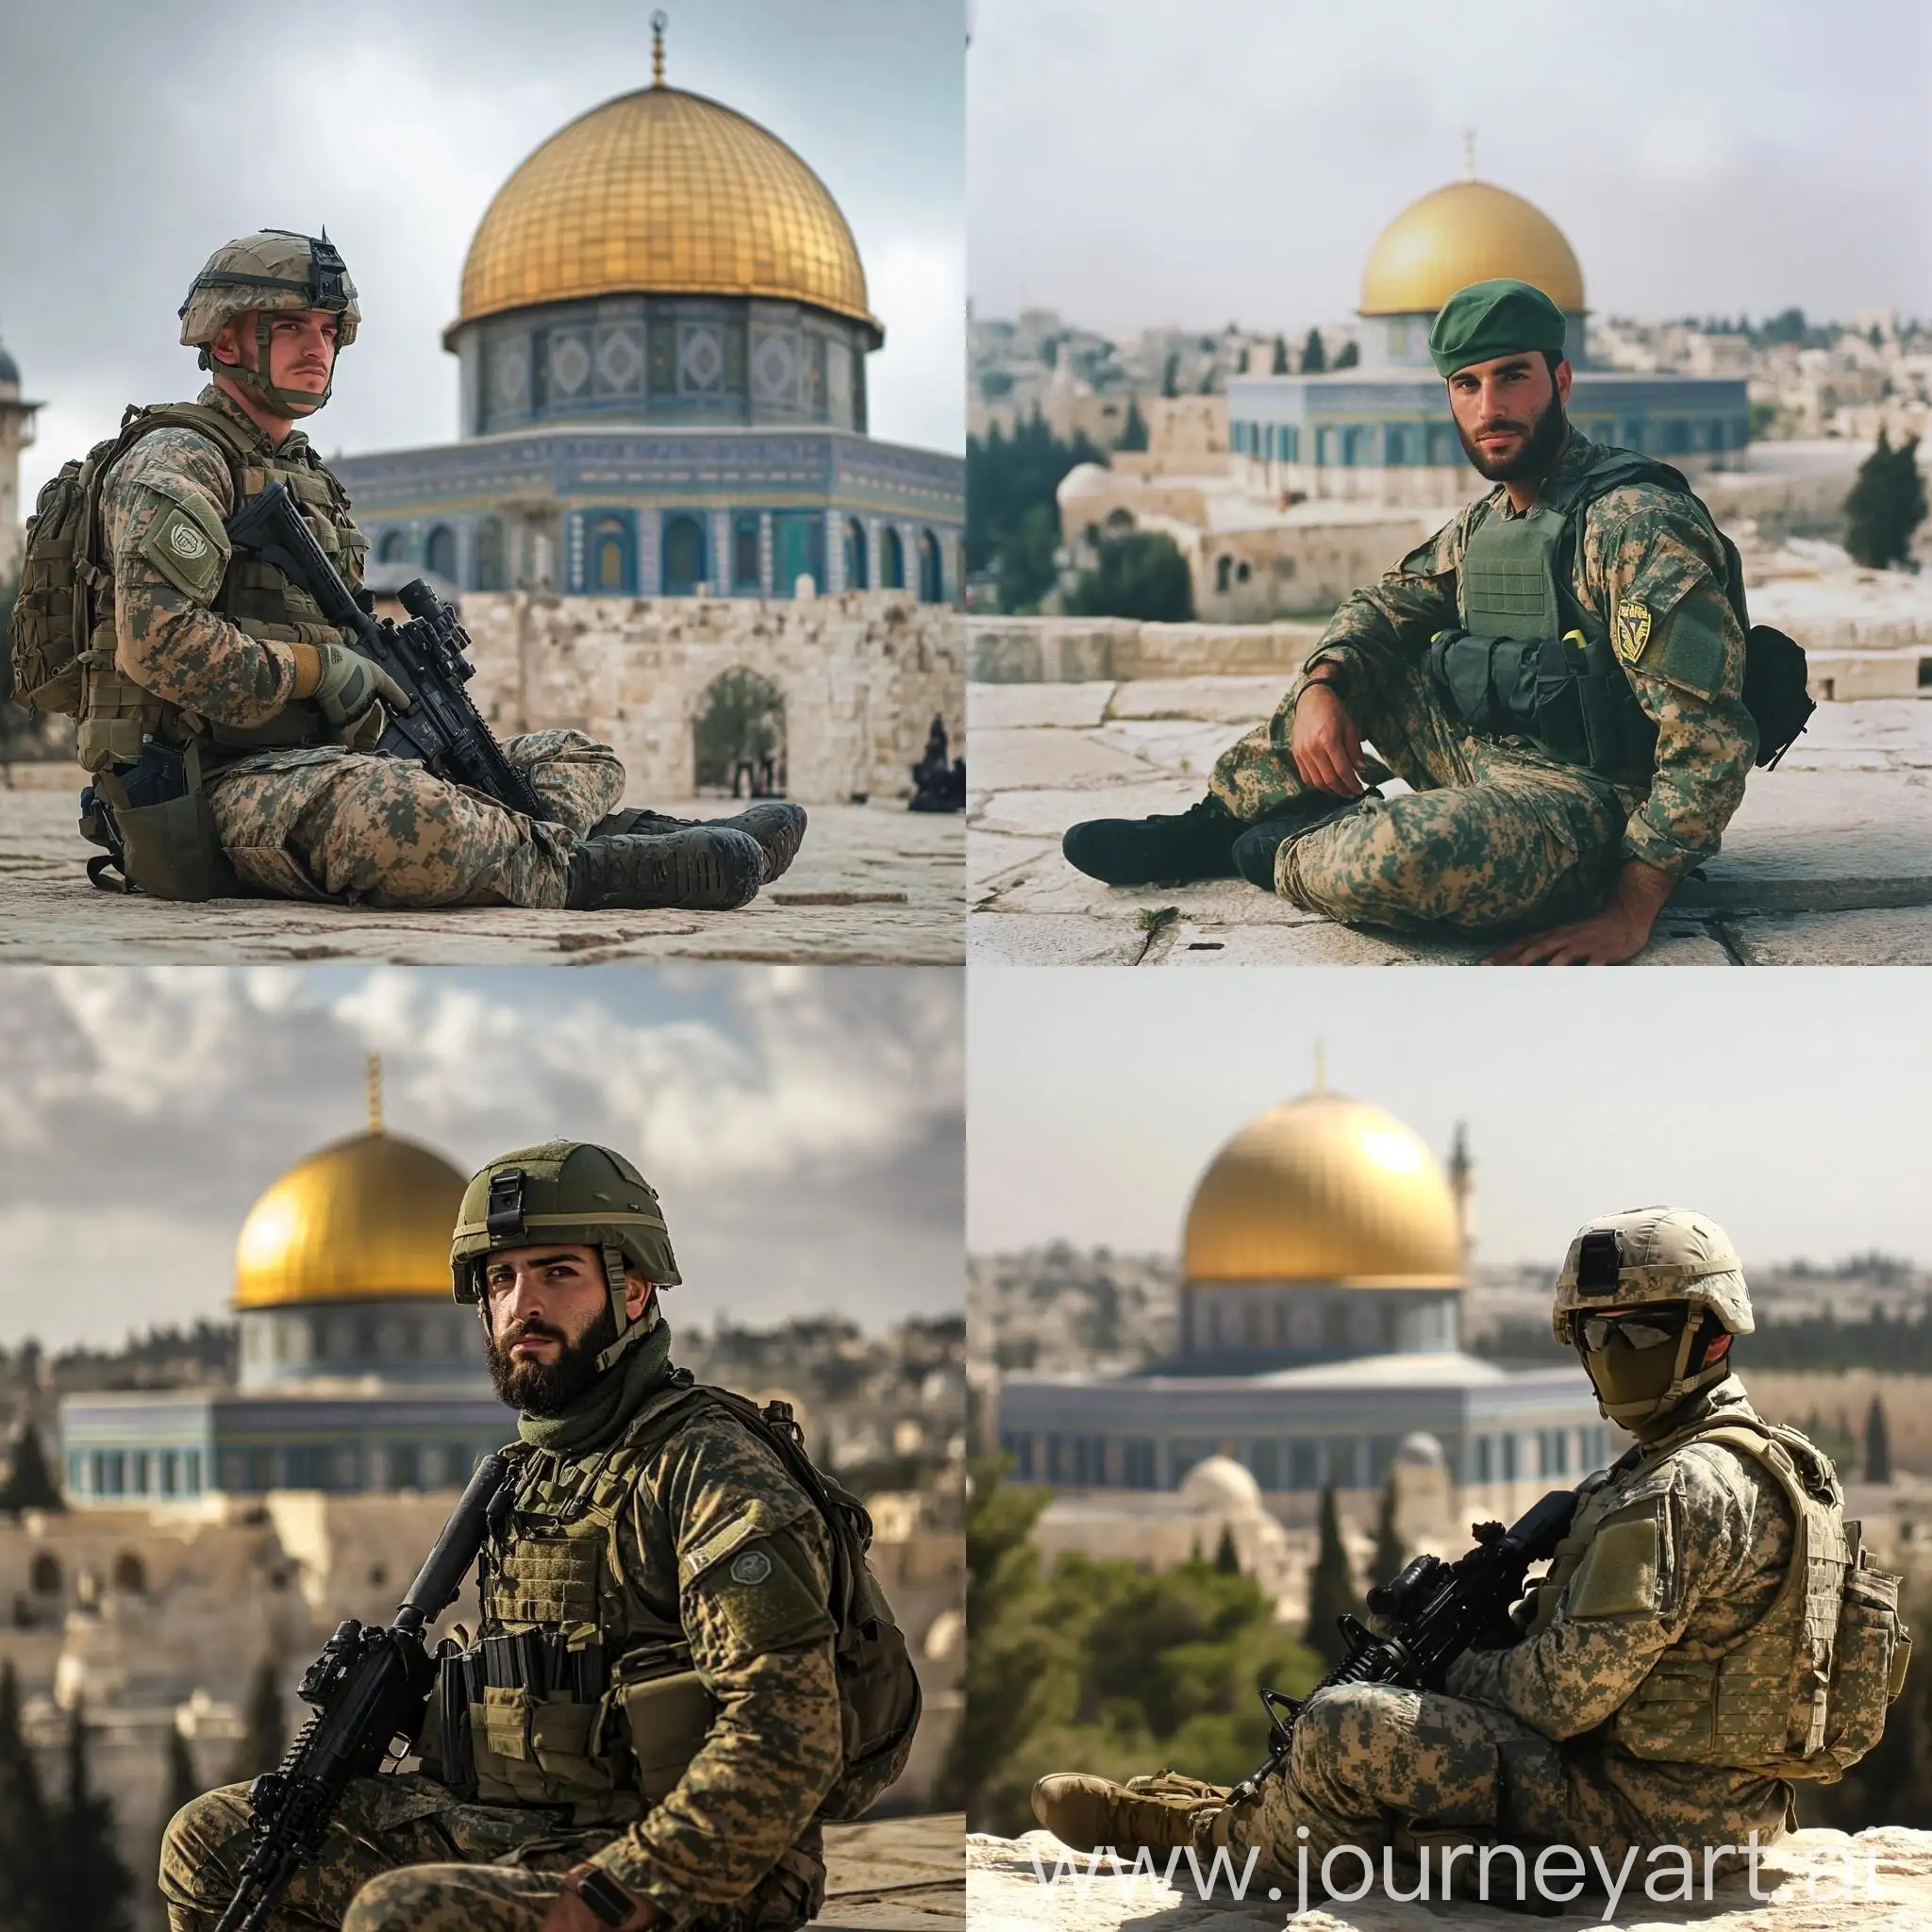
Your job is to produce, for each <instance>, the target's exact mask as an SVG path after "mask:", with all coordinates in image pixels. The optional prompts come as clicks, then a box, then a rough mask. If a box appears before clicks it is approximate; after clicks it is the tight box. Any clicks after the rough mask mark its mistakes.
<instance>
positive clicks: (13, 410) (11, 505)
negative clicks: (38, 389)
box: [0, 342, 41, 579]
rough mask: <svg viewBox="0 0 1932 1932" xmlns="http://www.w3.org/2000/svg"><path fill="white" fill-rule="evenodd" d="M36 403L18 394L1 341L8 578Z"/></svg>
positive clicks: (4, 565)
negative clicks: (22, 459)
mask: <svg viewBox="0 0 1932 1932" xmlns="http://www.w3.org/2000/svg"><path fill="white" fill-rule="evenodd" d="M38 408H41V405H40V404H39V403H30V402H27V401H26V400H25V398H24V397H23V396H22V395H21V393H20V365H19V364H18V363H16V362H15V361H14V359H13V358H12V357H11V356H9V355H8V353H7V344H6V343H5V342H0V579H6V578H10V577H11V576H12V575H13V574H14V571H15V570H16V569H17V568H18V566H19V563H20V550H21V544H22V542H23V541H24V539H25V531H24V529H23V527H22V526H23V525H24V524H25V520H26V519H25V506H24V505H23V504H22V502H21V500H20V453H21V451H22V450H24V449H25V447H26V446H27V444H28V443H30V442H31V441H33V440H34V411H35V410H36V409H38Z"/></svg>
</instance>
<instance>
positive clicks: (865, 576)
mask: <svg viewBox="0 0 1932 1932" xmlns="http://www.w3.org/2000/svg"><path fill="white" fill-rule="evenodd" d="M867 560H868V559H867V558H866V554H865V525H863V524H861V523H860V522H859V521H858V518H857V517H847V518H846V520H845V588H846V589H847V590H848V591H863V590H868V589H870V588H871V584H872V577H871V574H870V572H869V571H868V569H867V567H866V566H867Z"/></svg>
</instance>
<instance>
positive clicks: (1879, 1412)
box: [1865, 1395, 1891, 1483]
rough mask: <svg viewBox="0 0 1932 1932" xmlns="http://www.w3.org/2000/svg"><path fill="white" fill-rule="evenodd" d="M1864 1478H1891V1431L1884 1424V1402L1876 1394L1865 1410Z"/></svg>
mask: <svg viewBox="0 0 1932 1932" xmlns="http://www.w3.org/2000/svg"><path fill="white" fill-rule="evenodd" d="M1865 1480H1866V1481H1867V1482H1868V1483H1889V1482H1890V1480H1891V1431H1890V1429H1889V1428H1888V1427H1887V1426H1886V1422H1885V1404H1884V1403H1883V1402H1882V1401H1881V1400H1880V1399H1879V1398H1878V1397H1877V1396H1876V1395H1874V1397H1873V1398H1872V1407H1870V1408H1868V1409H1867V1410H1866V1411H1865Z"/></svg>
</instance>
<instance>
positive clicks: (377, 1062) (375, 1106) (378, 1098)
mask: <svg viewBox="0 0 1932 1932" xmlns="http://www.w3.org/2000/svg"><path fill="white" fill-rule="evenodd" d="M362 1078H363V1086H364V1089H365V1091H366V1092H367V1094H368V1098H369V1131H370V1132H371V1133H372V1134H379V1133H381V1132H382V1131H383V1126H382V1056H381V1055H380V1054H379V1053H373V1054H371V1055H370V1056H369V1057H368V1058H367V1059H366V1060H365V1061H364V1063H363V1074H362Z"/></svg>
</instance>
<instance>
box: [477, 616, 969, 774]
mask: <svg viewBox="0 0 1932 1932" xmlns="http://www.w3.org/2000/svg"><path fill="white" fill-rule="evenodd" d="M463 623H464V625H465V626H466V627H467V629H468V630H469V633H470V636H471V638H472V639H473V640H474V641H475V647H476V648H475V658H476V677H475V683H474V684H473V685H472V686H471V691H472V694H473V695H474V697H475V700H476V704H477V707H478V708H479V709H481V710H482V711H483V713H484V715H485V716H486V717H487V718H489V719H490V721H491V724H492V725H494V726H495V727H496V729H497V730H498V732H499V733H500V734H506V735H507V734H509V733H513V732H518V731H531V730H541V729H544V728H550V727H556V726H561V725H575V727H576V728H578V729H579V730H583V731H588V732H589V733H590V734H591V736H592V737H593V738H596V739H599V740H601V741H603V742H605V743H607V744H610V745H613V746H615V747H616V749H617V752H618V754H619V756H620V757H621V758H623V759H624V762H625V768H626V770H627V771H628V773H629V774H630V785H629V789H628V794H627V795H628V798H629V800H630V802H631V803H633V804H642V803H645V802H647V801H651V800H658V799H678V798H688V797H690V796H691V791H692V787H693V760H694V754H693V750H692V736H691V730H692V724H693V721H694V719H695V718H696V716H697V713H698V709H699V708H700V706H701V705H702V703H703V701H704V696H705V692H706V691H707V689H708V687H709V686H710V684H711V683H712V681H713V680H714V679H716V678H717V677H719V676H720V675H723V674H724V672H727V671H731V670H736V669H741V668H742V669H747V670H751V671H755V672H757V673H758V675H761V676H763V677H766V678H769V679H770V680H771V681H772V683H773V684H774V685H776V686H777V688H778V690H779V691H781V692H782V693H783V695H784V699H785V725H786V740H787V747H786V750H787V766H788V772H789V781H790V782H789V786H788V791H789V795H790V796H791V797H792V798H796V799H800V800H802V801H804V802H805V803H806V804H813V803H822V804H823V803H834V802H838V801H842V800H846V799H853V798H859V797H866V796H870V797H874V798H881V799H889V798H906V797H908V796H910V793H911V789H912V787H911V777H910V769H911V767H912V765H913V764H914V763H916V762H917V760H918V758H919V756H920V754H921V753H922V752H923V751H924V748H925V738H926V732H927V730H928V729H929V728H930V726H931V724H932V721H933V718H934V716H935V715H938V716H939V717H941V718H943V719H944V720H945V724H946V730H947V733H948V735H949V736H950V738H951V740H952V743H953V747H954V752H955V755H956V756H957V755H958V753H959V752H961V751H963V750H964V743H963V737H962V734H963V731H964V727H965V698H966V693H965V639H964V632H963V628H962V621H961V619H960V618H959V616H958V613H957V612H955V611H953V610H951V609H949V608H945V607H944V606H941V605H933V604H921V603H919V602H918V601H917V600H916V599H915V598H913V597H912V596H911V595H910V594H909V593H907V592H904V591H871V592H864V591H856V592H847V593H845V594H843V595H841V596H836V597H814V598H808V599H803V600H800V601H797V602H786V603H776V602H774V603H769V604H768V603H759V602H755V601H752V600H749V599H744V598H707V597H695V598H663V599H658V600H655V601H647V600H644V599H637V598H627V597H569V598H564V597H555V596H542V595H533V594H531V593H529V592H525V591H510V592H495V593H483V592H471V593H470V594H468V595H466V596H465V597H464V599H463Z"/></svg>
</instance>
